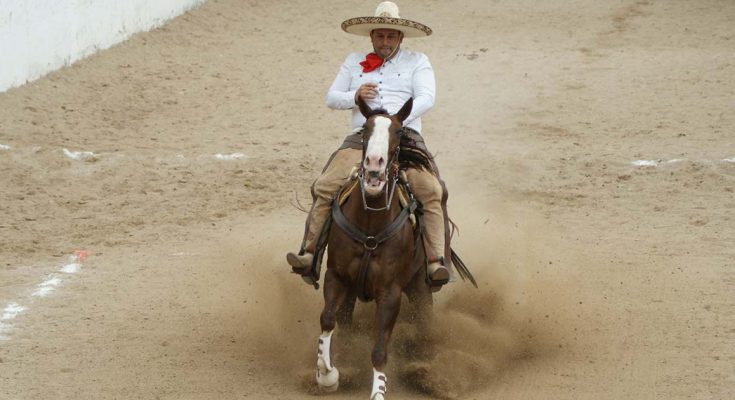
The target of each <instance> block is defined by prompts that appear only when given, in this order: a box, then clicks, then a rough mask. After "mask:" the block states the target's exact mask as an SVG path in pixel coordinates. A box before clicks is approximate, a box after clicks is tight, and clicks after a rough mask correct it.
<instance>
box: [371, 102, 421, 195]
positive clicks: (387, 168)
mask: <svg viewBox="0 0 735 400" xmlns="http://www.w3.org/2000/svg"><path fill="white" fill-rule="evenodd" d="M357 105H358V106H359V107H360V112H361V113H362V115H364V116H365V118H366V119H367V121H365V126H364V129H363V131H362V142H363V145H362V148H363V158H362V165H361V166H360V169H361V172H362V176H363V181H362V185H363V191H364V193H365V194H366V195H368V196H376V195H378V194H380V193H381V192H382V191H383V190H384V189H385V183H386V181H387V180H388V177H389V175H390V174H391V173H394V172H396V171H393V168H392V165H393V164H394V163H397V162H398V159H397V157H398V149H399V145H400V142H401V127H402V126H403V121H405V120H406V118H407V117H408V115H409V114H411V107H412V106H413V98H411V99H408V101H407V102H406V103H405V104H404V105H403V107H401V109H400V110H398V112H397V113H396V114H394V115H389V114H388V113H387V112H386V111H385V110H382V109H377V110H373V109H371V108H370V106H368V105H367V103H365V102H364V101H363V100H362V98H358V101H357Z"/></svg>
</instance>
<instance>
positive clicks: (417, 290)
mask: <svg viewBox="0 0 735 400" xmlns="http://www.w3.org/2000/svg"><path fill="white" fill-rule="evenodd" d="M406 295H407V297H408V301H409V303H410V306H409V310H408V311H409V313H408V320H409V321H410V322H411V324H414V325H415V327H416V336H415V338H414V339H413V340H412V341H410V342H409V344H410V346H409V348H408V349H409V354H410V356H411V358H413V359H414V360H416V361H419V360H421V361H423V360H429V359H431V358H432V356H433V350H434V349H433V346H432V340H431V330H432V323H433V318H434V315H433V312H432V307H433V299H432V296H431V291H430V289H429V286H428V285H427V284H426V281H425V280H424V278H420V279H419V280H417V282H416V284H415V285H411V286H409V288H408V289H407V290H406Z"/></svg>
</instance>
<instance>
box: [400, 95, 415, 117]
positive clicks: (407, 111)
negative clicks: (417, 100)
mask: <svg viewBox="0 0 735 400" xmlns="http://www.w3.org/2000/svg"><path fill="white" fill-rule="evenodd" d="M412 107H413V97H410V98H409V99H408V100H407V101H406V103H404V104H403V107H401V109H400V110H398V112H397V113H396V117H398V120H399V121H401V123H403V121H405V120H406V118H408V116H409V115H411V108H412Z"/></svg>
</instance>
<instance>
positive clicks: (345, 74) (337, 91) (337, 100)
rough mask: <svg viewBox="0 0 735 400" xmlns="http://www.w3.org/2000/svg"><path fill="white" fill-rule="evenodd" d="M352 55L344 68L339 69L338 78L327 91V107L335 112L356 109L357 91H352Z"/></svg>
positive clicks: (348, 57)
mask: <svg viewBox="0 0 735 400" xmlns="http://www.w3.org/2000/svg"><path fill="white" fill-rule="evenodd" d="M351 58H352V54H350V55H349V56H347V59H345V61H344V63H342V66H341V67H340V68H339V72H338V73H337V77H336V78H334V82H332V86H330V87H329V91H327V101H326V102H327V107H329V108H331V109H334V110H349V109H351V108H353V107H355V92H356V91H355V90H350V84H351V83H352V75H351V74H350V67H349V65H350V64H349V63H350V62H351Z"/></svg>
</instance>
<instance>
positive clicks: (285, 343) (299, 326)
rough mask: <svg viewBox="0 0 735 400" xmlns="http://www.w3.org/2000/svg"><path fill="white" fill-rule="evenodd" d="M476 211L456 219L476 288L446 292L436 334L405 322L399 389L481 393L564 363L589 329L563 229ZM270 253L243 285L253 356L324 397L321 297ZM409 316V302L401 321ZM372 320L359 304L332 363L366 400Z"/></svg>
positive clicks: (269, 248)
mask: <svg viewBox="0 0 735 400" xmlns="http://www.w3.org/2000/svg"><path fill="white" fill-rule="evenodd" d="M469 204H472V206H470V207H466V208H465V210H464V211H462V212H458V213H454V215H453V219H454V220H455V221H457V222H458V223H459V224H460V235H459V236H458V237H455V241H454V243H455V250H457V251H458V252H459V254H460V256H461V257H462V258H463V260H464V261H465V262H466V263H467V265H468V266H469V268H470V269H471V271H472V272H473V274H474V276H475V278H476V279H477V282H478V286H479V288H477V289H475V288H474V287H472V285H471V284H470V283H469V282H462V281H461V280H460V281H458V282H455V283H453V284H450V285H448V286H447V287H445V288H444V289H442V291H440V292H439V293H437V294H436V295H435V297H434V299H435V300H434V301H435V304H434V317H433V323H432V327H431V329H430V330H429V331H428V332H419V330H418V328H417V327H416V326H413V325H412V324H410V323H409V322H407V321H406V319H405V318H401V317H399V322H398V324H397V325H396V328H395V329H394V333H393V339H392V344H391V347H390V352H389V365H388V371H387V372H388V374H389V376H393V377H394V378H393V380H392V385H394V387H400V390H408V391H415V392H419V393H425V394H428V395H431V396H434V397H438V398H448V399H453V398H459V397H461V396H462V395H464V394H467V393H470V392H473V391H477V390H482V389H483V387H487V386H488V385H491V384H492V382H493V380H494V379H496V378H497V377H499V376H501V374H503V373H512V371H513V369H514V368H515V367H516V366H517V365H519V364H522V363H523V364H527V363H529V362H530V363H534V362H536V360H541V359H544V358H549V357H557V356H563V355H564V353H565V352H566V351H567V350H568V347H569V346H570V344H572V345H573V341H571V340H569V339H570V337H571V335H573V331H574V330H575V327H576V326H578V325H579V324H581V323H582V322H581V320H580V318H579V316H578V315H577V316H575V315H573V314H574V312H573V310H574V307H573V303H574V302H576V301H578V300H579V298H578V297H575V296H574V295H572V294H573V293H574V290H573V282H574V274H575V271H576V270H577V269H578V267H579V265H578V264H579V263H580V261H579V260H578V259H575V255H574V251H573V249H570V248H568V246H566V247H565V245H564V244H563V243H562V242H560V241H559V240H558V239H557V237H558V236H559V235H558V234H557V233H555V228H554V227H549V226H546V223H545V220H544V219H543V218H542V217H541V216H538V215H536V214H535V213H534V212H533V211H532V210H529V209H527V208H524V207H523V206H518V205H511V204H510V203H508V202H503V201H500V200H494V201H486V202H485V204H480V203H478V202H477V201H475V203H474V204H473V203H469ZM487 210H491V213H488V211H487ZM483 213H484V214H483ZM485 214H487V215H485ZM270 229H273V230H278V229H277V228H274V227H273V226H271V228H270ZM276 236H277V235H276ZM263 242H268V240H264V241H263ZM271 243H272V244H264V243H260V244H259V245H258V248H257V250H255V251H252V252H250V253H251V254H250V255H249V256H250V257H252V258H251V259H250V260H249V262H251V263H252V264H253V265H257V266H258V268H252V269H250V272H249V276H248V278H247V279H243V282H245V281H249V282H250V283H249V285H250V287H248V288H247V289H245V288H242V290H247V291H249V292H250V293H251V298H253V299H257V301H258V303H257V304H252V305H251V306H250V307H248V312H247V319H248V321H251V323H250V324H249V328H248V337H247V338H246V343H248V349H247V352H248V354H249V357H252V359H253V360H254V361H255V362H257V363H258V364H259V365H261V366H266V367H267V368H269V369H270V372H269V374H271V375H275V376H278V377H279V379H282V381H283V382H284V384H287V385H294V383H293V382H294V377H298V380H297V381H298V384H297V387H296V388H295V390H297V391H301V392H306V393H311V394H316V393H318V389H317V387H316V385H315V382H314V377H313V374H314V372H313V371H314V363H315V360H316V358H315V357H316V356H315V354H316V340H317V337H318V335H319V332H320V328H319V314H320V312H321V307H322V305H323V300H322V295H321V291H315V290H313V289H311V288H309V287H308V286H306V285H305V284H304V283H303V282H302V281H301V280H300V279H299V278H298V277H297V276H295V275H292V274H290V273H288V270H287V266H286V265H285V261H284V260H283V258H284V257H283V254H284V250H283V247H282V246H283V245H282V243H280V242H279V241H278V240H275V241H273V242H271ZM233 257H237V255H234V254H233ZM325 266H326V263H325ZM254 282H257V283H254ZM409 306H410V305H409V304H408V301H407V300H406V298H405V297H404V302H403V305H402V312H404V313H405V311H406V310H407V309H408V307H409ZM373 313H374V305H373V304H372V303H367V304H362V303H358V305H357V307H356V310H355V319H354V326H353V329H351V330H350V331H345V330H344V329H342V330H340V329H339V327H338V329H337V331H336V333H335V340H334V341H333V345H334V347H333V353H334V356H333V359H334V362H335V365H336V366H337V367H338V368H339V369H340V376H341V379H340V391H341V392H343V393H349V392H353V391H354V392H357V391H365V390H369V385H370V382H371V381H370V376H371V371H372V366H371V364H370V352H371V349H372V345H373V339H372V321H373ZM255 321H257V323H255Z"/></svg>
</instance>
